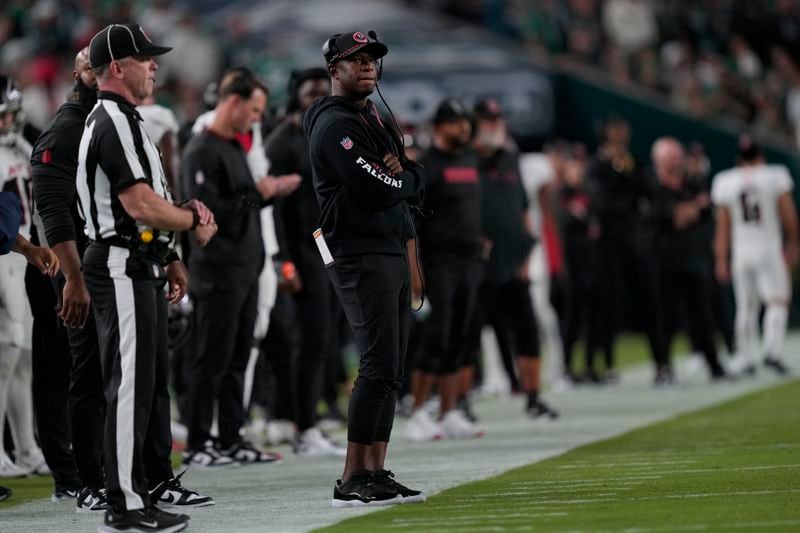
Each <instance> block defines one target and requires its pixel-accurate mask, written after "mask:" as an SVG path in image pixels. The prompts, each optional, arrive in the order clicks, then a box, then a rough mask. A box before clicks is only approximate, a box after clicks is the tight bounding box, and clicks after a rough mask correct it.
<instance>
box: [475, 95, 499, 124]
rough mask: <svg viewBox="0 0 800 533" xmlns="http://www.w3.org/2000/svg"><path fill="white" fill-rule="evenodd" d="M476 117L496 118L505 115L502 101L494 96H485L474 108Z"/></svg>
mask: <svg viewBox="0 0 800 533" xmlns="http://www.w3.org/2000/svg"><path fill="white" fill-rule="evenodd" d="M473 113H475V118H486V119H495V118H502V117H503V108H501V107H500V103H499V102H498V101H497V100H496V99H494V98H484V99H482V100H479V101H478V103H477V104H475V108H474V109H473Z"/></svg>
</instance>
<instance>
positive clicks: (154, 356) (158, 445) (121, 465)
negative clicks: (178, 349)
mask: <svg viewBox="0 0 800 533" xmlns="http://www.w3.org/2000/svg"><path fill="white" fill-rule="evenodd" d="M83 270H84V276H85V278H86V285H87V287H88V289H89V294H90V295H91V297H92V307H93V310H94V317H95V320H96V322H97V338H98V345H99V349H100V362H101V366H102V372H103V383H104V385H105V395H106V405H107V409H106V424H105V443H106V447H105V466H106V488H107V490H108V499H109V502H110V504H111V507H112V509H114V510H115V511H117V512H121V511H125V510H132V509H142V508H144V507H147V506H148V504H149V497H148V488H149V486H152V485H154V484H156V483H159V482H161V481H166V480H167V479H170V478H172V477H173V475H172V467H171V465H170V452H171V450H172V434H171V432H170V402H169V391H168V389H167V386H168V382H169V360H168V353H167V301H166V299H165V295H164V284H165V282H166V274H165V272H164V268H163V267H162V266H161V265H159V264H158V263H157V262H155V261H154V260H153V259H152V258H150V257H148V256H145V255H142V254H139V253H137V252H135V251H131V250H128V249H126V248H121V247H117V246H107V245H105V244H100V243H93V244H91V245H90V246H89V248H88V249H87V250H86V253H85V254H84V258H83Z"/></svg>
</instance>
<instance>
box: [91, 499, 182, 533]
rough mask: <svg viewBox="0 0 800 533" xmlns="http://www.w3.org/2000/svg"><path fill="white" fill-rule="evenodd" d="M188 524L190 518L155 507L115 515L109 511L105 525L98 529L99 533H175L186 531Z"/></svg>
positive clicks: (105, 518)
mask: <svg viewBox="0 0 800 533" xmlns="http://www.w3.org/2000/svg"><path fill="white" fill-rule="evenodd" d="M188 522H189V517H188V516H186V515H182V514H174V513H168V512H166V511H162V510H161V509H159V508H158V507H155V506H150V507H148V508H147V509H137V510H135V511H123V512H121V513H115V512H114V511H112V510H111V509H109V510H108V511H106V515H105V517H104V519H103V525H102V526H100V527H99V528H97V531H98V533H122V532H126V533H130V532H132V531H139V532H146V531H161V532H163V533H173V532H175V531H183V530H184V529H186V526H188V525H189V524H188Z"/></svg>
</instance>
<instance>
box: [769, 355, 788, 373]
mask: <svg viewBox="0 0 800 533" xmlns="http://www.w3.org/2000/svg"><path fill="white" fill-rule="evenodd" d="M764 366H765V367H767V368H769V369H770V370H772V371H773V372H775V373H776V374H778V375H779V376H787V375H789V367H787V366H786V365H785V364H783V362H782V361H781V360H780V359H776V358H775V357H766V358H765V359H764Z"/></svg>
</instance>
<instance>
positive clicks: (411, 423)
mask: <svg viewBox="0 0 800 533" xmlns="http://www.w3.org/2000/svg"><path fill="white" fill-rule="evenodd" d="M406 438H407V439H408V440H410V441H412V442H424V441H428V440H440V439H442V438H444V431H443V430H442V428H441V426H439V424H437V423H436V422H434V421H433V419H432V418H431V416H430V415H429V414H428V411H427V410H426V409H425V408H424V407H423V408H422V409H417V410H416V411H414V414H412V415H411V417H410V418H409V419H408V423H407V424H406Z"/></svg>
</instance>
